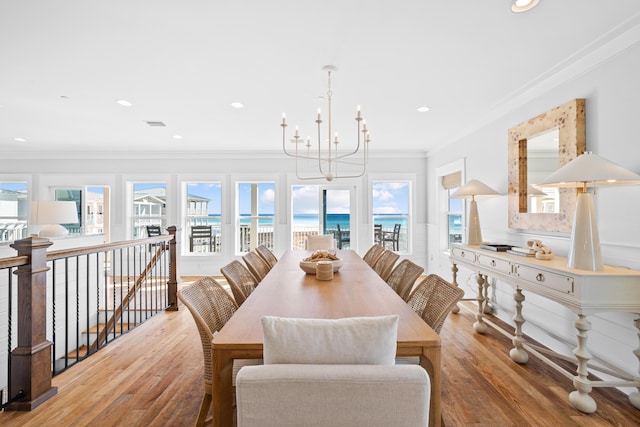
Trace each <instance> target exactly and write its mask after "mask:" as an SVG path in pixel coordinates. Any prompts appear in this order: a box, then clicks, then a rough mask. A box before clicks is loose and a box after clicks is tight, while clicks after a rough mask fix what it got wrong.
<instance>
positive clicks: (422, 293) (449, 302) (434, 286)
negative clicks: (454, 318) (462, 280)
mask: <svg viewBox="0 0 640 427" xmlns="http://www.w3.org/2000/svg"><path fill="white" fill-rule="evenodd" d="M463 295H464V290H462V289H460V288H459V287H457V286H456V285H454V284H452V283H450V282H448V281H446V280H445V279H443V278H442V277H440V276H438V275H437V274H430V275H428V276H427V277H425V278H424V280H423V281H422V282H420V283H419V284H418V286H417V287H416V289H415V290H414V291H413V292H412V293H411V295H410V296H409V298H408V299H407V304H409V307H411V308H412V309H413V310H414V311H415V312H416V313H418V314H419V315H420V317H422V319H423V320H424V321H425V322H427V324H428V325H429V326H431V328H433V330H434V331H436V332H437V333H440V329H441V328H442V325H443V324H444V321H445V320H446V318H447V315H448V314H449V312H450V311H451V309H452V308H453V306H454V305H455V304H456V303H457V302H458V301H459V300H460V298H462V296H463Z"/></svg>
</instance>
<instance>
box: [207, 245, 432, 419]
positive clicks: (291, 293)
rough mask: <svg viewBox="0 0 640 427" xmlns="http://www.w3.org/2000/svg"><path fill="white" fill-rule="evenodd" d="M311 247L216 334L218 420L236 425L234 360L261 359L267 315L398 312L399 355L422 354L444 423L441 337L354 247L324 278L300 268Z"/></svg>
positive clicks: (280, 266)
mask: <svg viewBox="0 0 640 427" xmlns="http://www.w3.org/2000/svg"><path fill="white" fill-rule="evenodd" d="M310 254H311V252H310V251H294V250H290V251H287V252H286V253H285V254H284V255H283V256H282V257H281V258H280V260H278V262H277V263H276V265H275V266H274V267H273V268H272V269H271V271H270V272H269V273H268V274H267V275H266V276H265V278H264V279H263V280H262V281H261V282H260V283H259V284H258V286H257V287H256V289H255V290H254V291H253V292H252V293H251V295H250V296H249V298H247V300H246V301H245V302H244V303H243V304H242V306H240V308H239V309H238V311H236V312H235V313H234V315H233V316H232V317H231V319H230V320H229V321H228V322H227V323H226V325H225V326H224V327H223V328H222V329H221V330H220V331H219V332H218V334H216V335H215V337H214V338H213V344H212V351H213V390H212V396H213V424H214V426H224V427H227V426H232V425H233V419H234V416H233V415H234V409H233V401H234V399H233V390H234V388H233V387H232V370H233V360H234V359H261V358H262V348H263V335H262V326H261V322H260V319H261V318H262V316H265V315H270V316H280V317H290V318H317V319H338V318H346V317H368V316H383V315H389V314H397V315H398V316H399V322H398V338H397V340H398V341H397V342H398V344H397V350H396V354H397V356H399V357H400V356H419V359H420V365H421V366H422V367H424V368H425V369H426V371H427V372H428V374H429V377H430V379H431V401H430V409H429V425H430V426H439V425H440V424H441V405H440V394H441V389H440V382H441V380H440V336H439V335H438V334H437V333H436V332H435V331H434V330H433V329H432V328H431V327H430V326H429V325H427V323H426V322H425V321H424V320H422V318H421V317H420V316H418V315H417V314H416V313H415V312H414V311H413V310H412V309H411V308H410V307H409V306H408V305H407V304H406V303H405V302H404V301H403V300H402V298H400V297H399V296H398V295H397V294H396V293H395V291H393V289H391V287H389V285H387V283H385V282H384V281H383V280H382V279H381V278H380V277H379V276H378V275H377V274H376V272H375V271H373V269H372V268H371V267H369V265H368V264H367V263H365V262H364V261H363V260H362V258H361V257H360V256H359V255H358V254H357V253H356V252H354V251H352V250H351V251H338V252H337V256H338V257H339V258H340V259H341V260H342V262H343V265H342V267H341V268H340V270H339V271H338V272H336V273H335V274H334V277H333V280H329V281H322V280H318V279H316V276H315V275H314V274H306V273H305V272H304V271H302V269H301V268H300V266H299V263H300V261H301V260H303V259H304V258H306V257H308V256H309V255H310Z"/></svg>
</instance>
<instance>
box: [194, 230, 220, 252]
mask: <svg viewBox="0 0 640 427" xmlns="http://www.w3.org/2000/svg"><path fill="white" fill-rule="evenodd" d="M214 245H215V237H214V235H213V230H212V228H211V226H210V225H192V226H191V236H189V251H190V252H193V248H194V246H205V247H208V248H209V252H213V247H214Z"/></svg>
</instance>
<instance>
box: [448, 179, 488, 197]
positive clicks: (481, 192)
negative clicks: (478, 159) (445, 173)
mask: <svg viewBox="0 0 640 427" xmlns="http://www.w3.org/2000/svg"><path fill="white" fill-rule="evenodd" d="M499 195H500V193H498V192H497V191H496V190H494V189H493V188H491V187H489V186H488V185H487V184H485V183H484V182H480V181H478V180H477V179H471V180H469V181H467V183H466V184H464V185H463V186H462V187H460V188H458V189H457V190H456V191H454V192H453V194H451V195H450V196H449V197H451V198H453V199H463V198H466V197H471V198H472V199H473V198H475V197H492V196H499Z"/></svg>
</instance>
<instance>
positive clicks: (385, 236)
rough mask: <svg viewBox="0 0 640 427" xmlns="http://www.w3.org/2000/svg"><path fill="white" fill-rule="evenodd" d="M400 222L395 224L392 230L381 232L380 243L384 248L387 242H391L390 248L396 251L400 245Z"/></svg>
mask: <svg viewBox="0 0 640 427" xmlns="http://www.w3.org/2000/svg"><path fill="white" fill-rule="evenodd" d="M401 227H402V224H395V225H394V226H393V231H383V232H382V245H383V246H384V247H385V248H386V247H387V246H386V245H387V242H389V243H391V250H393V251H397V250H399V246H400V228H401Z"/></svg>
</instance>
